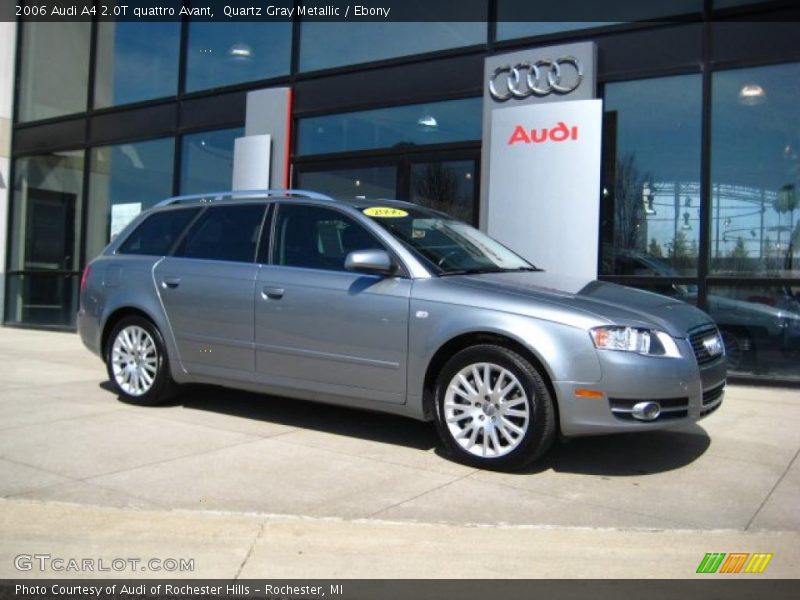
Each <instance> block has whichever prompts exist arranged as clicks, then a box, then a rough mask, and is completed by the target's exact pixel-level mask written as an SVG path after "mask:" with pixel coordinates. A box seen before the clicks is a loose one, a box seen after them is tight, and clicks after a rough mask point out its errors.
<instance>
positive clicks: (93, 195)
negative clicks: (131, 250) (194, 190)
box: [86, 138, 175, 260]
mask: <svg viewBox="0 0 800 600" xmlns="http://www.w3.org/2000/svg"><path fill="white" fill-rule="evenodd" d="M174 152H175V142H174V140H173V139H172V138H168V139H160V140H151V141H147V142H136V143H133V144H120V145H118V146H104V147H102V148H94V149H93V150H92V153H91V173H90V181H89V214H88V222H87V231H86V256H87V259H89V260H91V258H92V257H94V256H97V255H98V254H99V253H100V252H101V251H102V250H103V248H104V247H105V246H106V244H108V242H109V241H110V240H111V239H113V238H114V236H116V235H117V234H118V233H119V232H120V231H122V228H123V227H124V226H125V225H127V224H128V223H129V222H130V221H131V220H132V219H133V217H135V216H136V215H137V214H138V213H140V212H142V211H143V210H147V209H148V208H150V207H151V206H153V205H155V204H156V203H158V202H159V201H161V200H163V199H164V198H167V197H169V196H170V195H171V193H172V165H173V157H174Z"/></svg>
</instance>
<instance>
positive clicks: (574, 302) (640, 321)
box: [443, 272, 712, 337]
mask: <svg viewBox="0 0 800 600" xmlns="http://www.w3.org/2000/svg"><path fill="white" fill-rule="evenodd" d="M443 279H444V278H443ZM446 279H447V280H449V281H450V282H451V283H453V284H456V285H458V286H466V287H469V288H473V289H476V290H477V289H480V290H482V291H484V292H487V293H492V294H493V295H498V294H499V295H503V296H508V295H512V296H515V297H516V299H517V300H519V299H521V298H528V299H530V300H532V301H534V302H535V301H539V302H546V303H548V304H551V305H560V306H562V307H564V308H570V309H572V310H575V311H579V312H582V313H585V314H589V315H592V316H594V317H596V318H597V319H598V320H600V321H603V322H605V323H609V324H617V325H630V326H634V327H651V328H652V327H655V328H657V329H661V330H662V331H666V332H667V333H669V334H670V335H672V336H675V337H685V336H686V332H687V331H688V330H690V329H693V328H695V327H697V326H699V325H705V324H708V323H710V322H712V321H711V317H709V316H708V315H707V314H706V313H704V312H703V311H701V310H699V309H697V308H695V307H694V306H691V305H690V304H687V303H685V302H683V301H681V300H678V299H676V298H670V297H668V296H662V295H661V294H655V293H652V292H646V291H644V290H638V289H635V288H630V287H626V286H622V285H617V284H614V283H607V282H604V281H596V280H593V281H589V282H586V281H584V282H581V283H582V285H580V286H579V289H577V291H574V292H572V291H563V290H560V289H556V288H552V287H549V284H550V283H552V282H553V278H551V277H548V275H547V273H545V272H507V273H486V274H479V275H454V276H450V277H446ZM559 280H560V281H562V282H563V281H564V279H563V278H559ZM571 283H572V285H571V286H570V287H578V286H577V285H576V284H577V283H578V282H577V280H573V281H572V282H571Z"/></svg>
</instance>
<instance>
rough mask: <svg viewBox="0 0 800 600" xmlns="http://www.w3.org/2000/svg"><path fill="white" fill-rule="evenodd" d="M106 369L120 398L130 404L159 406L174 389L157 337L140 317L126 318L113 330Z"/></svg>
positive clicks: (160, 339)
mask: <svg viewBox="0 0 800 600" xmlns="http://www.w3.org/2000/svg"><path fill="white" fill-rule="evenodd" d="M106 369H107V371H108V377H109V379H110V380H111V382H112V383H113V384H114V387H115V388H116V390H117V392H118V393H119V395H120V397H121V398H122V399H123V400H125V401H127V402H131V403H133V404H142V405H147V406H154V405H157V404H161V403H163V402H165V401H166V400H168V399H169V397H170V396H171V395H172V392H173V390H174V387H175V384H174V382H173V380H172V377H171V375H170V373H169V361H168V358H167V354H166V352H165V350H164V342H163V340H162V338H161V334H160V332H159V331H158V329H157V328H156V327H155V326H154V325H153V324H152V323H151V322H150V321H148V320H147V319H145V318H143V317H138V316H131V317H126V318H124V319H122V320H121V321H120V322H119V323H117V325H116V326H115V327H114V329H113V331H112V332H111V335H110V336H109V342H108V347H107V349H106Z"/></svg>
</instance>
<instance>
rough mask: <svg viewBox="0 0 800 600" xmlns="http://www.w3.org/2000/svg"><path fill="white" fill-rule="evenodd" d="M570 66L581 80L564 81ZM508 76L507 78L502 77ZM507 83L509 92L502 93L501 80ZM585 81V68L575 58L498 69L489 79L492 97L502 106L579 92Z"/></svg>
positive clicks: (506, 89)
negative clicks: (503, 103)
mask: <svg viewBox="0 0 800 600" xmlns="http://www.w3.org/2000/svg"><path fill="white" fill-rule="evenodd" d="M565 66H570V67H572V69H574V71H575V73H576V74H577V77H576V78H575V79H574V80H573V81H570V82H569V83H566V84H565V83H563V82H562V79H561V75H562V67H565ZM503 74H505V77H501V75H503ZM503 79H505V91H504V90H503V89H502V86H501V89H500V90H498V89H497V88H498V86H497V82H498V80H503ZM582 80H583V67H581V64H580V63H579V62H578V59H577V58H575V57H574V56H565V57H563V58H557V59H556V60H548V59H542V60H537V61H536V62H521V63H517V64H516V65H514V66H511V65H502V66H499V67H497V68H496V69H495V70H494V71H493V72H492V76H491V77H490V78H489V94H491V96H492V98H494V99H495V100H497V101H498V102H505V101H506V100H509V99H511V98H528V97H530V96H547V95H548V94H569V93H570V92H574V91H575V90H577V89H578V86H579V85H580V84H581V81H582Z"/></svg>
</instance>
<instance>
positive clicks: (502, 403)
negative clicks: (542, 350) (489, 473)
mask: <svg viewBox="0 0 800 600" xmlns="http://www.w3.org/2000/svg"><path fill="white" fill-rule="evenodd" d="M436 425H437V428H438V430H439V435H440V436H441V438H442V440H443V442H444V445H445V447H446V449H447V450H448V451H449V453H450V454H451V455H452V456H453V457H454V458H456V459H457V460H459V461H460V462H464V463H466V464H470V465H473V466H477V467H481V468H488V469H497V470H513V469H519V468H521V467H523V466H525V465H526V464H528V463H530V462H532V461H534V460H536V459H537V458H539V457H540V456H541V455H543V454H544V453H545V452H546V451H547V450H548V449H549V448H550V446H551V445H552V444H553V440H554V439H555V434H556V427H555V411H554V408H553V401H552V398H551V395H550V392H549V390H548V389H547V386H546V385H545V382H544V379H543V377H542V375H541V374H540V373H539V372H538V371H537V369H536V368H535V367H534V366H533V365H531V364H530V362H529V361H527V360H526V359H525V358H524V357H522V356H520V355H519V354H517V353H516V352H513V351H511V350H509V349H508V348H504V347H502V346H497V345H494V344H485V345H480V346H473V347H470V348H466V349H465V350H462V351H461V352H459V353H458V354H456V355H455V356H453V358H451V359H450V360H449V361H448V362H447V364H446V365H445V366H444V368H443V369H442V371H441V373H440V374H439V378H438V381H437V385H436Z"/></svg>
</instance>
